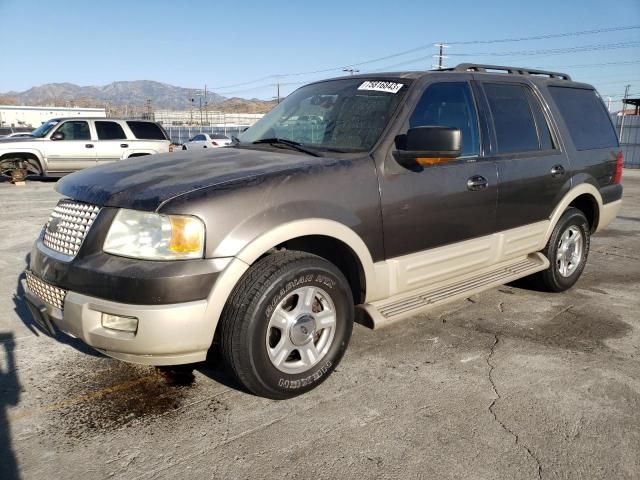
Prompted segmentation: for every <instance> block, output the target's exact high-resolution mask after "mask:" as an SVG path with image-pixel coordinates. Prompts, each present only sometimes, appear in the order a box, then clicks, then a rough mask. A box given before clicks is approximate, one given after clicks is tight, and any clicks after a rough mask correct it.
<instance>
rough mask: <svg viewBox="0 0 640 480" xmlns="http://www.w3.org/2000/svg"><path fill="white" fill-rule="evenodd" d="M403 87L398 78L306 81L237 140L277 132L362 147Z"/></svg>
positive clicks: (306, 141)
mask: <svg viewBox="0 0 640 480" xmlns="http://www.w3.org/2000/svg"><path fill="white" fill-rule="evenodd" d="M407 90H408V81H407V80H404V79H403V80H399V79H394V80H363V79H342V80H331V81H328V82H321V83H315V84H312V85H307V86H305V87H302V88H300V89H298V90H296V91H295V92H293V93H292V94H291V95H289V96H288V97H287V98H285V99H284V101H283V102H282V103H280V105H278V106H277V107H275V108H274V109H273V110H271V111H270V112H269V113H268V114H267V115H265V116H264V117H262V118H261V119H260V120H259V121H258V122H256V124H255V125H253V126H252V127H250V128H249V129H248V130H247V131H245V132H244V133H242V134H241V135H240V136H239V137H238V140H239V141H240V144H247V143H254V142H258V141H260V140H264V139H272V138H277V139H283V140H289V141H292V142H297V143H299V144H301V145H304V146H308V147H311V148H315V149H318V150H323V149H326V150H338V151H345V152H359V151H368V150H370V149H371V147H373V145H374V144H375V142H376V141H377V140H378V138H379V137H380V134H381V133H382V130H383V129H384V127H385V126H386V125H387V122H388V121H389V119H390V118H391V115H392V114H393V112H394V110H395V108H396V106H397V105H398V103H399V102H400V100H401V99H402V97H404V95H405V93H406V91H407Z"/></svg>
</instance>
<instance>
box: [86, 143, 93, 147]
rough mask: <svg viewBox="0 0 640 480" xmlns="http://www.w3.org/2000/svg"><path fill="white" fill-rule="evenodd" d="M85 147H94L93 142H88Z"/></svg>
mask: <svg viewBox="0 0 640 480" xmlns="http://www.w3.org/2000/svg"><path fill="white" fill-rule="evenodd" d="M85 147H86V148H93V143H87V144H86V145H85Z"/></svg>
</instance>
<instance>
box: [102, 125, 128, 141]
mask: <svg viewBox="0 0 640 480" xmlns="http://www.w3.org/2000/svg"><path fill="white" fill-rule="evenodd" d="M96 130H97V131H98V138H99V139H100V140H123V139H126V138H127V136H126V135H125V134H124V130H122V127H121V126H120V125H119V124H117V123H116V122H96Z"/></svg>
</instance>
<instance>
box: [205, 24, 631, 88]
mask: <svg viewBox="0 0 640 480" xmlns="http://www.w3.org/2000/svg"><path fill="white" fill-rule="evenodd" d="M632 29H640V25H628V26H623V27H611V28H600V29H596V30H583V31H577V32H564V33H552V34H545V35H537V36H534V37H519V38H499V39H492V40H471V41H466V42H447V43H448V44H449V45H471V44H490V43H507V42H521V41H526V40H541V39H547V38H560V37H571V36H580V35H591V34H598V33H608V32H616V31H625V30H632ZM432 47H433V43H429V44H426V45H420V46H419V47H415V48H411V49H409V50H404V51H402V52H397V53H393V54H390V55H386V56H384V57H378V58H374V59H371V60H366V61H363V62H358V63H348V64H345V65H340V66H336V67H331V68H323V69H319V70H309V71H304V72H293V73H282V74H273V75H267V76H263V77H260V78H256V79H254V80H250V81H246V82H240V83H234V84H229V85H221V86H216V87H212V90H224V89H226V88H235V87H241V86H245V85H251V84H252V83H258V82H261V81H264V80H268V79H273V78H282V77H293V76H301V75H313V74H318V73H328V72H333V71H339V70H342V69H344V68H349V67H360V66H363V65H369V64H371V63H377V62H381V61H384V60H389V59H392V58H397V57H401V56H403V55H408V54H409V53H413V52H417V51H420V50H425V49H427V48H432ZM620 48H621V47H620ZM461 55H464V54H457V56H461ZM470 55H480V54H477V53H474V54H467V56H470ZM490 55H493V54H490ZM504 55H508V53H507V54H504Z"/></svg>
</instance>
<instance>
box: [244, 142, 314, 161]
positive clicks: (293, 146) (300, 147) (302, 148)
mask: <svg viewBox="0 0 640 480" xmlns="http://www.w3.org/2000/svg"><path fill="white" fill-rule="evenodd" d="M251 143H252V144H254V145H256V144H260V143H268V144H269V145H284V146H286V147H288V148H291V149H293V150H297V151H298V152H302V153H306V154H307V155H312V156H314V157H321V156H322V155H321V154H320V153H318V152H317V151H315V150H312V149H310V148H307V147H305V146H303V145H302V144H301V143H299V142H295V141H293V140H288V139H286V138H277V137H272V138H261V139H260V140H256V141H255V142H251Z"/></svg>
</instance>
